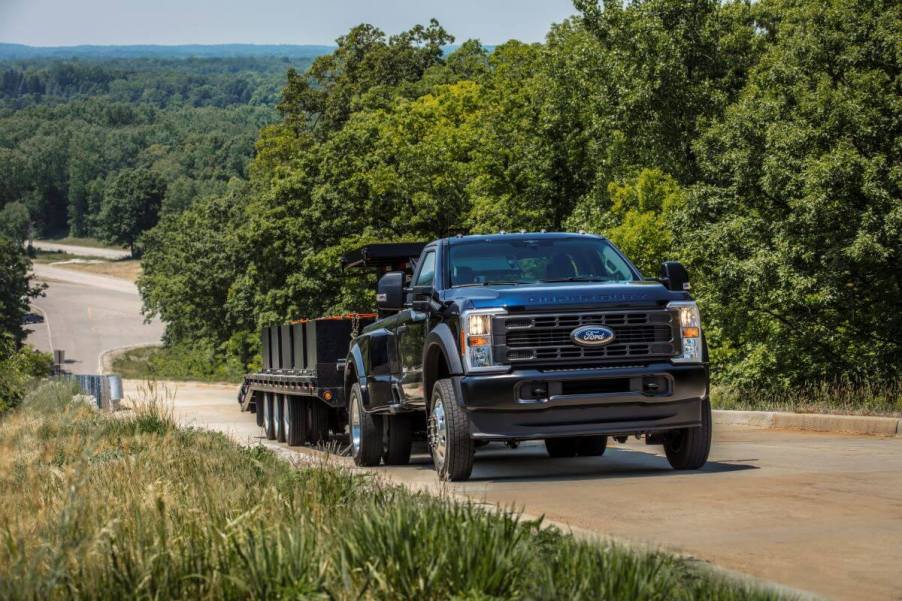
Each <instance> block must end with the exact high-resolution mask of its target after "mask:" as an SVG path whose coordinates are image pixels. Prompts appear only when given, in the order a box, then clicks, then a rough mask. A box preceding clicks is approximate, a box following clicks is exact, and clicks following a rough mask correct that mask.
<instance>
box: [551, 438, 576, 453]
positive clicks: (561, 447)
mask: <svg viewBox="0 0 902 601" xmlns="http://www.w3.org/2000/svg"><path fill="white" fill-rule="evenodd" d="M577 440H578V439H577V438H576V437H574V436H567V437H564V438H546V439H545V450H546V451H548V456H549V457H576V443H577Z"/></svg>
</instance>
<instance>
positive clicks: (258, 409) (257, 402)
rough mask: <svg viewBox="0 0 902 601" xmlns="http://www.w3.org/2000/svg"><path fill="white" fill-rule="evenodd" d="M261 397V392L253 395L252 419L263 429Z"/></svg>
mask: <svg viewBox="0 0 902 601" xmlns="http://www.w3.org/2000/svg"><path fill="white" fill-rule="evenodd" d="M263 395H264V393H262V392H255V393H254V417H256V418H257V426H258V427H260V428H262V427H263Z"/></svg>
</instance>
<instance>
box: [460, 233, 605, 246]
mask: <svg viewBox="0 0 902 601" xmlns="http://www.w3.org/2000/svg"><path fill="white" fill-rule="evenodd" d="M563 238H594V239H596V240H604V236H598V235H596V234H585V233H580V232H516V233H497V234H473V235H470V236H454V237H451V238H446V240H447V241H448V244H449V245H451V246H454V245H456V244H467V243H469V242H498V241H504V240H548V239H563Z"/></svg>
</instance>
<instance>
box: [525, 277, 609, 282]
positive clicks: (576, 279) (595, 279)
mask: <svg viewBox="0 0 902 601" xmlns="http://www.w3.org/2000/svg"><path fill="white" fill-rule="evenodd" d="M539 281H540V282H546V283H553V282H610V281H611V278H600V277H598V276H585V275H574V276H570V277H569V278H557V279H553V280H539Z"/></svg>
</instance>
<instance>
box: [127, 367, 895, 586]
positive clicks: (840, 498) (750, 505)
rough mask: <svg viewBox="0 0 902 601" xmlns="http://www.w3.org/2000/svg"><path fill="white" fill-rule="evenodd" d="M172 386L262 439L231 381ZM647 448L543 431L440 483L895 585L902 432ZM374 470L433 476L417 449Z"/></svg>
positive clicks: (784, 567)
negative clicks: (584, 444) (580, 443)
mask: <svg viewBox="0 0 902 601" xmlns="http://www.w3.org/2000/svg"><path fill="white" fill-rule="evenodd" d="M136 387H137V383H135V382H127V383H126V393H127V394H131V395H134V394H135V393H136ZM170 391H171V392H172V393H173V394H174V399H175V400H174V407H175V411H176V415H177V417H178V419H180V420H181V421H182V423H184V424H190V425H194V426H199V427H204V428H209V429H213V430H218V431H221V432H225V433H227V434H229V435H230V436H232V437H233V438H235V439H236V440H238V441H239V442H241V443H252V444H256V443H258V442H261V439H260V431H259V429H258V428H257V427H256V424H255V421H254V416H253V415H251V414H247V413H241V412H240V411H239V408H238V405H237V402H236V400H235V394H236V391H237V387H235V386H216V385H203V384H180V385H171V387H170ZM269 444H271V443H269ZM282 446H284V445H282ZM656 449H657V447H646V446H645V445H644V444H642V443H641V442H637V441H631V442H629V443H627V444H626V445H614V446H612V447H611V448H610V449H609V450H608V452H607V453H606V454H605V455H604V457H601V458H579V459H550V458H548V457H547V456H546V455H545V453H544V450H543V447H542V446H540V445H535V444H530V445H524V446H523V447H521V448H520V449H517V450H509V449H506V448H504V447H500V446H497V447H496V446H492V447H490V448H488V449H486V450H483V451H480V452H479V453H478V454H477V463H476V468H475V470H474V473H473V479H472V481H470V482H467V483H462V484H454V485H452V486H451V489H452V490H453V491H455V492H457V493H462V494H465V495H469V496H470V497H472V498H474V499H477V500H485V501H488V502H492V503H498V504H501V505H503V506H516V507H519V508H522V509H524V510H525V511H526V512H528V513H530V514H533V515H539V514H544V515H545V516H547V517H548V518H549V519H551V520H554V521H558V522H563V523H566V524H569V525H571V526H574V527H577V528H581V529H588V530H591V531H596V532H599V533H605V534H611V535H614V536H618V537H622V538H626V539H629V540H632V541H637V542H642V543H649V544H651V545H653V546H657V545H662V546H664V547H666V548H669V549H674V550H678V551H682V552H686V553H689V554H692V555H694V556H696V557H699V558H702V559H704V560H707V561H710V562H713V563H716V564H718V565H721V566H723V567H727V568H730V569H733V570H738V571H741V572H745V573H747V574H751V575H753V576H757V577H759V578H763V579H766V580H771V581H774V582H778V583H781V584H784V585H786V586H790V587H794V588H798V589H802V590H806V591H813V592H816V593H818V594H821V595H825V596H829V597H834V598H837V599H849V600H862V599H894V600H899V599H902V579H900V577H899V576H900V573H902V571H900V566H902V439H900V438H879V437H867V436H858V437H856V436H845V435H836V434H817V433H802V432H788V431H774V430H754V429H740V428H726V427H719V428H716V430H715V441H714V445H713V448H712V452H711V462H710V463H709V464H708V466H707V467H706V468H705V469H703V470H701V471H699V472H693V473H677V472H674V471H672V470H671V469H670V468H669V466H668V465H667V460H666V459H665V458H664V457H663V456H662V454H661V453H660V452H658V451H657V450H656ZM421 451H422V449H421ZM291 452H293V453H298V454H299V455H298V457H302V456H306V457H308V458H309V455H310V454H311V451H310V450H308V449H293V450H292V451H291ZM341 461H347V460H346V459H342V460H341ZM378 471H379V472H381V473H383V474H385V475H386V476H387V477H389V478H391V479H392V480H394V481H397V482H401V483H404V484H406V485H408V486H411V487H414V488H431V487H436V486H437V484H436V480H435V476H434V472H433V471H432V466H431V465H430V463H429V461H428V458H427V457H426V456H425V455H424V454H422V453H421V454H419V455H417V456H415V458H414V462H413V464H412V465H410V466H406V467H392V468H380V469H379V470H378Z"/></svg>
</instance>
